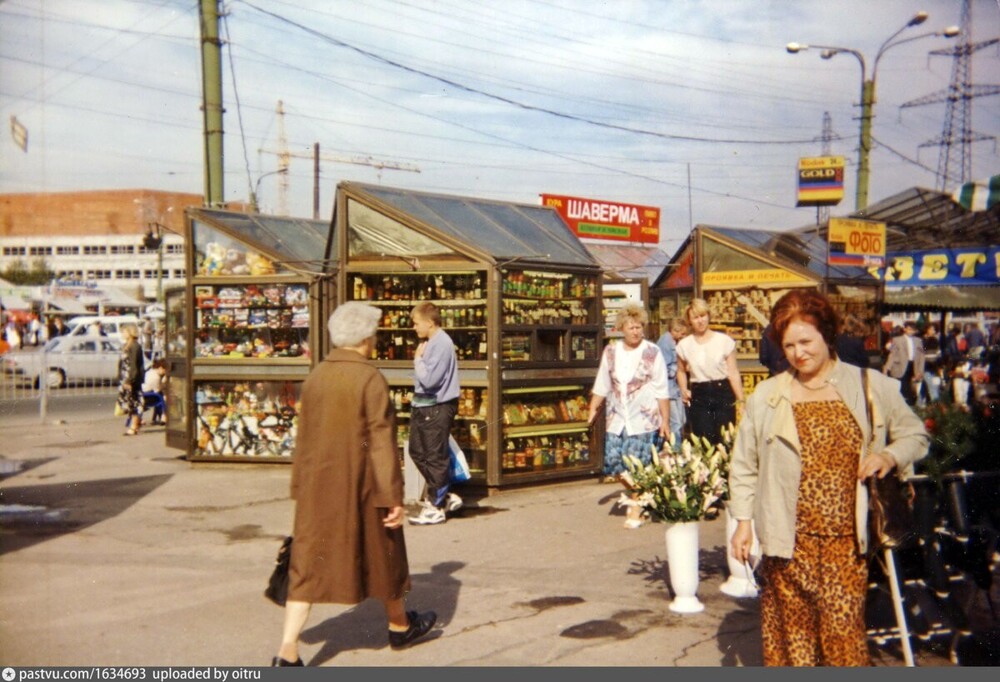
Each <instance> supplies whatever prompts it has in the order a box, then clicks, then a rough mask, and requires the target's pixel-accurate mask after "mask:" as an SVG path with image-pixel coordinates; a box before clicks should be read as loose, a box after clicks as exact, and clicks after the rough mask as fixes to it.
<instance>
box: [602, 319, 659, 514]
mask: <svg viewBox="0 0 1000 682" xmlns="http://www.w3.org/2000/svg"><path fill="white" fill-rule="evenodd" d="M647 319H648V318H647V316H646V311H645V310H644V309H643V308H642V307H641V306H638V305H635V304H630V305H627V306H625V307H624V308H622V310H621V311H620V312H619V313H618V316H617V317H616V318H615V329H618V330H619V331H621V333H622V338H621V339H617V340H614V341H612V342H611V343H609V344H608V345H607V346H606V347H605V349H604V353H603V354H602V355H601V364H600V367H599V368H598V370H597V378H596V379H595V381H594V388H593V390H592V395H591V399H590V410H589V415H588V421H589V422H590V423H593V422H594V419H596V418H597V411H598V410H599V409H600V407H601V405H602V404H604V403H606V405H607V407H606V409H605V419H606V421H607V429H606V434H605V437H604V475H605V476H608V477H618V476H620V475H621V474H622V472H624V471H625V464H624V462H623V459H622V458H623V457H624V456H625V455H632V456H633V457H638V458H639V459H640V460H642V462H643V464H649V463H650V461H651V459H652V448H654V447H655V448H656V449H657V450H658V449H659V448H660V444H661V442H662V439H663V438H666V436H667V434H668V433H669V431H670V389H669V388H668V386H667V365H666V363H665V362H664V360H663V354H662V353H661V352H660V349H659V347H657V345H656V344H655V343H652V342H651V341H647V340H646V339H644V338H643V329H644V326H645V324H646V321H647ZM627 511H628V518H627V519H626V521H625V527H626V528H638V527H640V526H641V525H642V523H643V522H642V518H641V516H640V514H641V510H640V509H639V507H637V506H630V507H628V510H627Z"/></svg>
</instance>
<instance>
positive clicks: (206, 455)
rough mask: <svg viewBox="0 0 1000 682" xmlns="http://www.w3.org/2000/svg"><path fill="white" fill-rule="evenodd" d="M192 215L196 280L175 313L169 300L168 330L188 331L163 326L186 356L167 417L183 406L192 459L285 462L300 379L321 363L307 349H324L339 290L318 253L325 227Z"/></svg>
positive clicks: (204, 212)
mask: <svg viewBox="0 0 1000 682" xmlns="http://www.w3.org/2000/svg"><path fill="white" fill-rule="evenodd" d="M189 218H190V219H189V234H188V248H187V250H186V255H187V257H188V258H189V264H188V272H190V273H192V274H191V276H190V277H189V279H188V285H187V287H186V290H185V291H184V296H183V297H182V299H180V300H178V301H177V302H176V304H175V305H176V308H177V310H176V311H173V310H172V309H171V305H170V304H168V319H172V318H176V322H175V323H173V325H172V326H174V327H183V328H184V329H185V330H186V331H184V332H183V333H182V332H180V331H174V332H173V333H170V329H169V327H170V326H171V325H168V348H169V347H170V346H171V345H172V344H173V345H176V346H177V347H178V348H180V347H181V346H183V353H182V354H183V357H184V361H183V363H181V362H178V363H177V364H178V366H181V365H183V367H184V371H183V373H182V375H183V376H180V377H178V378H179V379H180V381H178V382H177V383H176V384H175V378H174V376H171V388H170V390H171V394H168V401H167V404H168V419H171V420H172V417H170V414H171V410H172V409H173V408H172V407H171V403H172V402H174V401H177V402H183V403H184V404H185V408H184V413H185V415H186V420H187V423H186V424H185V425H184V434H183V437H184V447H185V448H186V449H187V451H188V459H189V460H192V461H198V462H239V461H245V462H289V461H291V456H292V453H293V451H294V446H295V432H296V426H297V422H298V413H299V396H300V392H301V388H302V382H303V381H304V380H305V378H306V377H307V376H308V374H309V372H310V370H311V369H312V367H313V366H314V363H315V362H316V361H317V360H319V359H321V357H317V354H316V353H314V350H313V349H316V348H320V349H323V350H325V346H326V344H327V343H328V339H327V336H328V332H327V330H326V325H325V321H326V319H327V317H328V316H329V313H330V312H332V309H333V304H334V301H335V298H334V292H335V288H334V281H333V276H332V266H331V262H330V261H329V260H328V259H322V258H319V259H317V256H318V255H323V254H325V253H326V250H327V247H328V241H329V240H328V236H329V230H330V225H329V223H328V222H326V221H303V220H298V219H290V218H276V217H273V216H260V215H247V214H242V213H235V212H230V211H217V210H213V209H190V210H189ZM178 354H181V353H180V352H179V353H178ZM323 354H325V353H321V354H320V355H323ZM178 360H180V358H178ZM173 374H174V373H173V372H172V375H173ZM182 394H183V395H182Z"/></svg>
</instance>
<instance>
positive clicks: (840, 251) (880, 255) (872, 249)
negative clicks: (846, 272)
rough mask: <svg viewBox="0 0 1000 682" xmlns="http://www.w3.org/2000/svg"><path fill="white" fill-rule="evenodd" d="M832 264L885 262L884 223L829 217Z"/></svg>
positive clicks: (868, 264)
mask: <svg viewBox="0 0 1000 682" xmlns="http://www.w3.org/2000/svg"><path fill="white" fill-rule="evenodd" d="M828 239H829V251H828V256H827V262H828V263H830V265H860V266H870V265H876V266H880V265H882V264H884V263H885V223H877V222H875V221H872V220H854V219H851V218H830V225H829V228H828Z"/></svg>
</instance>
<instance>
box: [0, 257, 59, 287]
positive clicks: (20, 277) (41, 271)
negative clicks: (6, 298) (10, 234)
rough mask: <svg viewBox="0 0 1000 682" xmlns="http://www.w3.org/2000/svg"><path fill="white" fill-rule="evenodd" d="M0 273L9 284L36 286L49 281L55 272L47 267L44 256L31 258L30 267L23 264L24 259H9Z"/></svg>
mask: <svg viewBox="0 0 1000 682" xmlns="http://www.w3.org/2000/svg"><path fill="white" fill-rule="evenodd" d="M0 275H2V276H3V278H4V279H5V280H7V281H8V282H10V283H11V284H18V285H21V286H38V285H42V284H48V283H49V282H51V281H52V279H53V278H54V277H55V276H56V273H55V272H54V271H52V270H51V269H50V268H49V264H48V263H47V262H46V260H45V259H44V258H36V259H35V260H33V261H32V262H31V269H28V267H27V266H25V264H24V261H22V260H21V259H20V258H17V259H15V260H13V261H11V262H10V263H9V264H8V265H7V267H6V268H4V270H3V272H2V273H0Z"/></svg>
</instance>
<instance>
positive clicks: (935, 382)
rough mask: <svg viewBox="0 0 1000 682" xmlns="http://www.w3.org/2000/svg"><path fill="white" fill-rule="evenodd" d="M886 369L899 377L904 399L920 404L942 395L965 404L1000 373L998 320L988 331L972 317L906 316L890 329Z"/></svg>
mask: <svg viewBox="0 0 1000 682" xmlns="http://www.w3.org/2000/svg"><path fill="white" fill-rule="evenodd" d="M889 337H890V338H889V341H888V342H887V343H886V346H885V349H884V351H885V353H884V357H885V361H884V368H885V372H886V373H887V374H889V375H890V376H892V377H893V378H895V379H898V380H899V381H900V390H901V391H902V393H903V395H904V396H905V397H906V401H907V403H909V404H910V405H915V406H921V407H922V406H924V405H927V404H928V403H933V402H937V401H941V400H944V401H946V402H951V403H954V404H956V405H960V406H962V407H964V408H969V407H970V406H971V405H972V401H974V400H976V399H977V398H979V397H980V396H981V395H982V393H983V392H984V391H985V390H986V385H987V384H995V383H997V382H998V374H1000V323H995V324H993V326H992V327H991V328H989V330H988V332H984V331H983V330H982V329H980V328H979V324H978V323H976V322H966V323H965V324H957V323H955V324H952V325H950V326H949V327H948V330H947V332H946V333H945V334H944V335H941V334H940V333H939V332H938V327H937V325H935V324H933V323H923V324H921V322H920V321H917V320H906V321H905V322H904V323H903V324H902V325H899V326H896V327H893V328H892V329H891V330H890V331H889Z"/></svg>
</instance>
